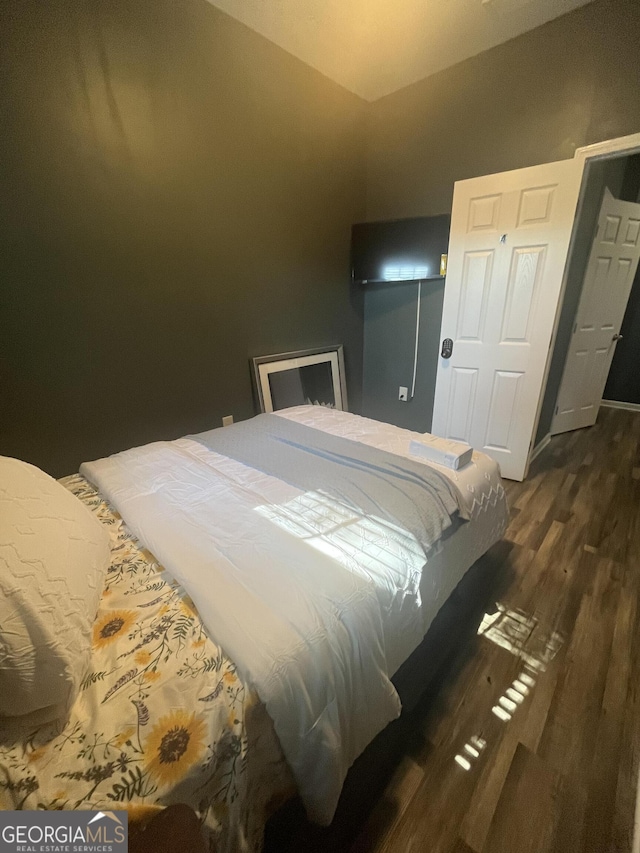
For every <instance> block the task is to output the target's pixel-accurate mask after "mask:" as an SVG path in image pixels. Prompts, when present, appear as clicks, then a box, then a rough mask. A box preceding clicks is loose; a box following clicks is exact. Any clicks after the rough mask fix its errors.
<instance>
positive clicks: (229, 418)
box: [222, 415, 233, 426]
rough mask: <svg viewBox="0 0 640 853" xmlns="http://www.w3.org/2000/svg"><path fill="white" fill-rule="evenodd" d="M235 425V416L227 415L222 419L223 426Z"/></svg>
mask: <svg viewBox="0 0 640 853" xmlns="http://www.w3.org/2000/svg"><path fill="white" fill-rule="evenodd" d="M232 423H233V415H225V416H224V418H223V419H222V426H231V424H232Z"/></svg>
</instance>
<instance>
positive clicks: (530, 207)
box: [432, 160, 583, 480]
mask: <svg viewBox="0 0 640 853" xmlns="http://www.w3.org/2000/svg"><path fill="white" fill-rule="evenodd" d="M582 168H583V167H582V164H581V163H577V162H576V161H575V160H564V161H561V162H558V163H546V164H544V165H542V166H532V167H530V168H527V169H518V170H516V171H513V172H503V173H500V174H497V175H486V176H484V177H481V178H472V179H470V180H467V181H460V182H458V183H456V185H455V190H454V195H453V210H452V217H451V237H450V241H449V261H448V269H447V279H446V286H445V294H444V309H443V316H442V331H441V338H442V339H443V341H444V340H446V339H447V338H450V339H452V341H453V346H452V351H451V356H450V357H449V358H446V357H443V353H444V356H446V355H447V348H446V347H445V346H443V348H442V352H441V355H440V357H439V359H438V372H437V379H436V393H435V401H434V414H433V425H432V432H433V433H435V434H436V435H441V436H444V437H448V438H453V439H457V440H460V441H466V442H468V443H469V444H471V445H472V446H473V447H475V448H476V449H478V450H482V451H484V452H485V453H487V454H489V456H492V457H493V458H494V459H495V460H496V461H497V462H498V463H499V464H500V468H501V471H502V475H503V476H504V477H508V478H510V479H513V480H522V479H523V478H524V476H525V473H526V470H527V463H528V458H529V451H530V447H531V442H532V438H533V432H534V426H535V421H536V417H537V411H538V402H539V399H540V394H541V390H542V383H543V380H544V376H545V371H546V363H547V357H548V352H549V346H550V343H551V338H552V335H553V330H554V324H555V318H556V312H557V309H558V301H559V296H560V291H561V287H562V281H563V276H564V268H565V264H566V260H567V252H568V247H569V241H570V238H571V232H572V229H573V222H574V218H575V211H576V205H577V201H578V194H579V190H580V182H581V179H582Z"/></svg>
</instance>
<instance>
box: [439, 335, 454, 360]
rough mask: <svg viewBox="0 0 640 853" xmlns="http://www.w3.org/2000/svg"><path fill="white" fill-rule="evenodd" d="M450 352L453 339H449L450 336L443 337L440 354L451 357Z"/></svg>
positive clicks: (451, 351)
mask: <svg viewBox="0 0 640 853" xmlns="http://www.w3.org/2000/svg"><path fill="white" fill-rule="evenodd" d="M452 353H453V341H452V340H451V338H445V339H444V340H443V341H442V352H441V353H440V355H441V356H442V357H443V358H451V355H452Z"/></svg>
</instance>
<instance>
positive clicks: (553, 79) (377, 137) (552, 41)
mask: <svg viewBox="0 0 640 853" xmlns="http://www.w3.org/2000/svg"><path fill="white" fill-rule="evenodd" d="M639 45H640V4H639V3H638V0H595V2H593V3H589V4H588V5H587V6H584V7H582V8H580V9H577V10H576V11H574V12H571V13H569V14H568V15H564V16H562V17H560V18H557V19H556V20H554V21H551V22H550V23H548V24H545V25H544V26H542V27H539V28H538V29H536V30H533V31H532V32H529V33H525V34H524V35H522V36H519V37H518V38H516V39H513V40H512V41H510V42H507V43H506V44H503V45H500V46H499V47H496V48H493V49H492V50H489V51H486V52H485V53H481V54H479V55H478V56H476V57H473V58H472V59H469V60H466V61H465V62H461V63H459V64H458V65H455V66H454V67H453V68H449V69H447V70H446V71H443V72H441V73H440V74H434V75H433V76H431V77H428V78H427V79H425V80H422V81H420V82H418V83H415V84H414V85H412V86H408V87H406V88H405V89H402V90H400V91H399V92H395V93H393V94H391V95H388V96H387V97H385V98H381V99H380V100H379V101H376V102H375V103H374V104H372V105H371V108H370V110H369V115H368V122H367V124H368V133H367V141H368V154H367V162H368V182H367V217H368V219H370V220H376V219H396V218H402V217H407V216H430V215H434V214H438V213H447V212H449V211H450V210H451V200H452V197H453V184H454V182H455V181H459V180H462V179H463V178H471V177H475V176H477V175H488V174H491V173H493V172H501V171H505V170H507V169H519V168H522V167H524V166H532V165H535V164H537V163H545V162H550V161H553V160H562V159H565V158H569V157H572V156H573V153H574V151H575V149H576V148H578V147H579V146H582V145H587V144H589V143H592V142H598V141H601V140H603V139H609V138H612V137H616V136H624V135H625V134H628V133H635V132H637V131H640V47H639Z"/></svg>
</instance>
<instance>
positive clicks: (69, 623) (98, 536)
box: [0, 456, 110, 723]
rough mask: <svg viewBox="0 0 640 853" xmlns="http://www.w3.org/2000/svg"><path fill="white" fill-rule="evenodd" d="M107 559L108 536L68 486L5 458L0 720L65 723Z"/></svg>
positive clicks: (0, 473) (0, 475) (1, 477)
mask: <svg viewBox="0 0 640 853" xmlns="http://www.w3.org/2000/svg"><path fill="white" fill-rule="evenodd" d="M109 553H110V548H109V534H108V533H107V531H106V528H104V527H103V526H102V525H101V524H100V522H99V521H98V519H97V518H95V517H94V516H93V515H92V514H91V512H90V510H88V509H87V508H86V507H85V506H84V505H83V504H82V503H81V502H80V501H79V500H78V499H77V498H76V497H75V496H74V495H72V494H71V493H70V492H69V491H67V489H65V488H64V486H61V485H60V483H57V482H56V481H55V480H54V479H53V478H52V477H50V476H49V475H48V474H45V473H44V472H43V471H40V470H39V469H38V468H35V467H34V466H33V465H28V464H27V463H26V462H20V461H19V460H18V459H9V458H7V457H5V456H0V717H2V716H4V717H12V718H16V717H21V718H24V715H26V714H31V715H34V719H37V721H38V723H42V722H45V721H47V722H49V721H53V720H57V719H63V718H64V717H65V716H66V715H67V713H68V711H69V709H70V707H71V705H72V704H73V701H74V699H75V697H76V695H77V693H78V689H79V687H80V683H81V681H82V679H83V677H84V676H85V675H86V673H87V670H88V667H89V663H90V657H91V631H92V626H93V623H94V621H95V617H96V613H97V610H98V603H99V599H100V594H101V592H102V589H103V586H104V577H105V573H106V569H107V566H108V564H109Z"/></svg>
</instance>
